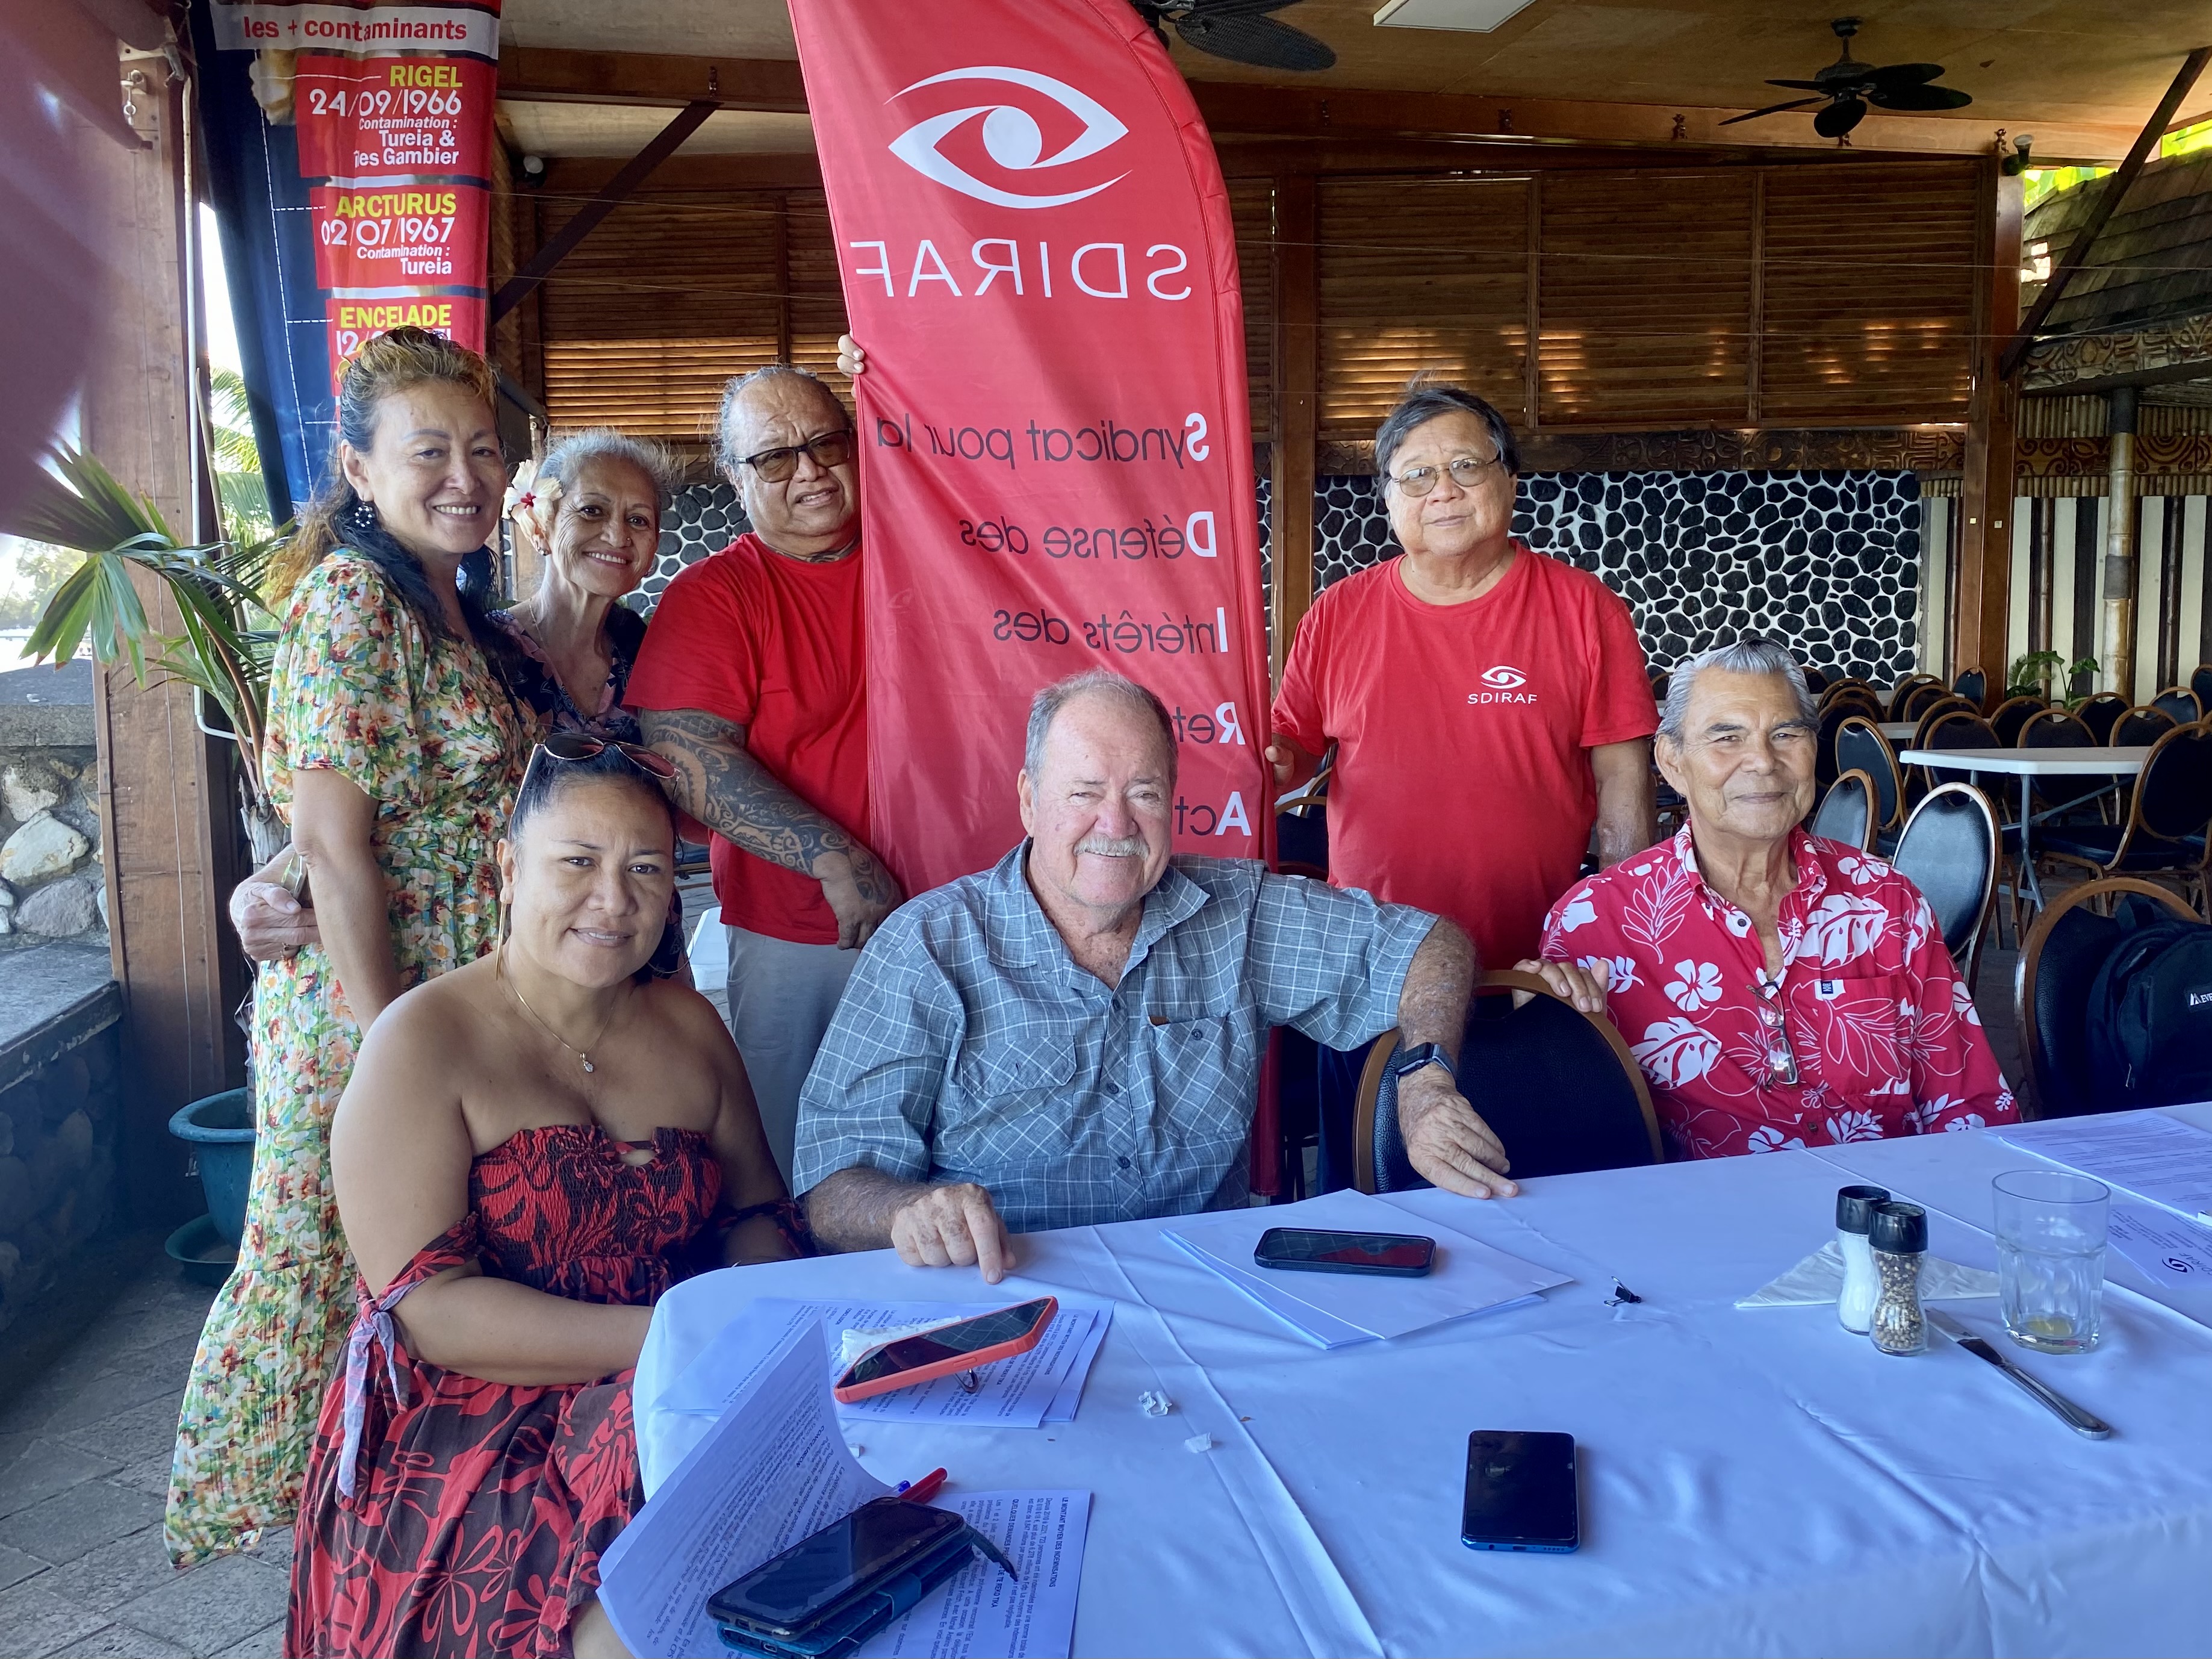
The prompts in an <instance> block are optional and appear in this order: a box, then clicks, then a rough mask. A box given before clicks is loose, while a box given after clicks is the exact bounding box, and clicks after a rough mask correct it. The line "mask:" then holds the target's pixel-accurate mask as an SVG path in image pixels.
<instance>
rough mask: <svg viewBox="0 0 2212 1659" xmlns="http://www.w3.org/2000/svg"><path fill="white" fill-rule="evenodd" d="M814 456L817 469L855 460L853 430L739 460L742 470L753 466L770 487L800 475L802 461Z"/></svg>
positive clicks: (826, 434)
mask: <svg viewBox="0 0 2212 1659" xmlns="http://www.w3.org/2000/svg"><path fill="white" fill-rule="evenodd" d="M801 455H811V456H812V457H813V458H814V465H817V466H824V467H827V466H842V465H845V463H846V462H848V461H849V460H851V459H853V428H850V427H846V428H843V429H842V430H840V431H836V432H825V433H823V435H821V436H820V437H818V438H809V439H808V440H807V441H805V443H803V444H792V445H790V446H788V447H785V448H782V449H763V450H762V451H761V452H760V453H758V454H757V455H746V456H744V457H742V458H740V459H739V460H738V465H739V466H749V467H750V468H752V470H753V471H756V472H757V473H759V474H760V476H761V478H762V480H763V482H764V483H782V482H783V481H784V480H785V479H786V478H788V477H791V475H792V474H793V473H794V472H796V471H799V457H800V456H801Z"/></svg>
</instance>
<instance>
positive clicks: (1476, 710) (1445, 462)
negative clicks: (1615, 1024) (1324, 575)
mask: <svg viewBox="0 0 2212 1659" xmlns="http://www.w3.org/2000/svg"><path fill="white" fill-rule="evenodd" d="M1375 467H1376V475H1377V477H1379V478H1380V479H1381V481H1382V485H1381V487H1382V492H1383V505H1384V507H1386V508H1387V509H1388V510H1389V514H1390V527H1391V530H1392V532H1393V533H1394V534H1395V536H1396V538H1397V539H1398V542H1399V544H1400V545H1401V547H1403V548H1404V549H1405V552H1404V555H1403V556H1401V557H1398V558H1393V559H1389V560H1386V561H1384V562H1382V563H1380V564H1377V565H1375V566H1372V567H1370V568H1368V569H1366V570H1364V571H1361V572H1360V573H1359V574H1358V575H1355V576H1349V577H1346V579H1344V580H1341V581H1339V582H1337V583H1334V585H1332V586H1329V587H1328V589H1326V590H1325V591H1324V592H1322V594H1321V596H1320V597H1319V598H1318V599H1316V600H1315V602H1314V605H1313V608H1312V609H1311V610H1310V611H1308V612H1307V613H1306V615H1305V617H1304V620H1303V621H1302V622H1301V623H1299V624H1298V631H1297V637H1296V639H1295V640H1294V641H1292V644H1291V656H1290V661H1289V662H1288V664H1286V665H1285V668H1284V671H1283V683H1282V686H1281V689H1280V690H1279V691H1278V692H1277V694H1276V696H1275V706H1274V731H1275V736H1274V739H1273V744H1271V746H1270V748H1269V750H1268V758H1269V759H1270V760H1271V761H1272V762H1273V763H1274V767H1275V776H1276V780H1277V782H1278V784H1279V786H1280V787H1285V788H1287V787H1292V786H1294V785H1296V784H1297V783H1299V782H1301V781H1304V779H1306V778H1309V777H1310V776H1311V775H1312V773H1313V769H1314V768H1315V766H1316V763H1317V760H1318V757H1320V756H1321V755H1322V753H1323V751H1324V750H1327V749H1328V746H1329V744H1332V743H1334V744H1335V745H1336V765H1335V769H1334V772H1333V774H1332V775H1331V776H1330V780H1329V784H1328V871H1329V880H1330V881H1331V882H1332V883H1334V884H1336V885H1337V886H1340V887H1360V888H1364V889H1366V890H1368V891H1369V892H1370V893H1372V894H1373V895H1374V896H1376V898H1378V899H1383V900H1385V901H1387V902H1391V903H1395V904H1411V905H1415V906H1418V907H1419V908H1421V909H1424V910H1430V911H1433V912H1435V913H1437V915H1445V916H1449V917H1450V918H1451V919H1452V920H1453V921H1455V922H1457V923H1458V924H1459V925H1460V926H1461V927H1463V928H1465V929H1466V930H1467V932H1468V936H1469V937H1470V938H1472V939H1474V945H1475V950H1476V952H1477V955H1478V957H1479V959H1480V965H1481V966H1482V967H1484V968H1506V967H1511V966H1513V965H1514V964H1516V963H1522V962H1528V963H1529V964H1530V967H1531V969H1532V970H1534V969H1535V968H1536V963H1534V958H1535V957H1537V955H1538V947H1539V945H1540V944H1541V938H1542V933H1543V923H1544V913H1545V912H1546V911H1547V909H1548V908H1550V907H1551V904H1552V902H1553V900H1554V899H1556V898H1557V897H1559V895H1560V894H1561V893H1563V892H1565V890H1566V889H1567V888H1568V887H1569V886H1570V885H1571V884H1572V883H1573V881H1574V879H1575V876H1576V874H1577V872H1578V870H1579V869H1580V867H1581V865H1582V860H1583V854H1584V852H1585V851H1586V850H1587V849H1588V848H1589V842H1590V831H1591V829H1592V827H1593V825H1595V829H1596V830H1597V850H1598V861H1599V862H1600V863H1601V865H1610V864H1613V863H1615V862H1617V861H1618V860H1620V859H1623V858H1626V856H1628V854H1632V853H1635V852H1640V851H1641V850H1642V849H1643V848H1645V847H1646V846H1648V845H1650V841H1651V836H1652V820H1651V802H1652V781H1651V759H1650V756H1651V745H1650V736H1651V733H1652V732H1654V731H1655V730H1656V729H1657V726H1658V724H1659V716H1658V709H1657V708H1656V704H1655V703H1654V702H1653V700H1652V696H1651V688H1650V680H1649V678H1648V677H1647V676H1646V673H1645V671H1644V651H1643V647H1642V646H1641V645H1640V644H1639V643H1638V640H1637V637H1636V629H1635V626H1634V624H1633V623H1632V621H1631V619H1630V617H1629V614H1628V607H1627V606H1626V605H1624V604H1623V603H1622V602H1621V600H1620V598H1619V597H1618V596H1617V595H1616V594H1614V593H1613V592H1612V591H1611V590H1610V589H1608V588H1607V587H1606V586H1605V585H1604V584H1603V583H1602V582H1601V581H1599V580H1597V578H1596V577H1595V576H1592V575H1589V574H1586V573H1584V572H1583V571H1580V570H1577V569H1576V568H1574V567H1573V566H1571V565H1568V564H1565V563H1562V562H1559V561H1557V560H1554V559H1551V558H1547V557H1546V556H1544V555H1542V554H1541V553H1537V552H1534V551H1533V550H1530V549H1529V547H1528V545H1527V544H1525V543H1523V542H1521V541H1517V540H1516V539H1514V538H1513V537H1512V534H1511V527H1512V521H1513V494H1514V484H1515V481H1516V476H1517V474H1518V473H1519V471H1520V457H1519V454H1518V453H1517V451H1516V448H1515V447H1514V443H1513V435H1512V431H1511V429H1510V428H1509V427H1508V426H1507V425H1506V424H1505V422H1504V418H1503V417H1502V416H1500V415H1499V414H1498V411H1497V410H1494V409H1492V407H1491V406H1490V405H1489V404H1486V403H1485V402H1483V400H1482V399H1481V398H1477V397H1475V396H1474V395H1473V394H1472V393H1470V392H1464V391H1462V390H1460V389H1459V388H1457V387H1455V386H1437V385H1427V386H1418V385H1417V386H1414V387H1413V388H1412V389H1410V390H1409V391H1408V392H1407V395H1406V397H1405V398H1403V399H1402V400H1401V402H1400V404H1399V405H1398V406H1397V408H1395V409H1394V410H1391V412H1390V414H1389V416H1386V417H1385V419H1384V420H1383V424H1382V427H1381V428H1380V429H1378V430H1377V432H1376V439H1375ZM1544 971H1545V976H1546V977H1547V979H1550V978H1552V977H1553V975H1555V974H1556V972H1557V970H1556V969H1551V968H1548V967H1547V968H1546V969H1545V970H1544ZM1555 988H1557V989H1559V991H1560V992H1561V993H1562V994H1565V995H1568V996H1569V997H1570V998H1571V999H1573V1000H1581V996H1582V993H1581V990H1580V987H1577V986H1576V985H1574V984H1572V983H1571V982H1569V981H1565V980H1562V981H1561V982H1560V983H1559V985H1558V986H1557V987H1555ZM1590 1012H1599V1009H1598V1008H1595V1007H1593V1008H1592V1009H1591V1010H1590ZM1322 1060H1323V1066H1322V1103H1323V1115H1324V1123H1323V1146H1324V1149H1325V1150H1324V1157H1325V1158H1327V1161H1328V1162H1329V1163H1330V1164H1332V1166H1334V1165H1335V1164H1337V1162H1338V1160H1337V1159H1334V1158H1328V1157H1327V1149H1328V1146H1330V1143H1331V1141H1332V1139H1334V1137H1332V1136H1331V1134H1330V1133H1329V1127H1330V1125H1329V1121H1328V1120H1329V1118H1330V1116H1331V1112H1330V1108H1331V1107H1332V1105H1335V1106H1338V1107H1341V1106H1342V1105H1343V1104H1344V1102H1343V1101H1342V1100H1340V1099H1339V1097H1341V1096H1345V1095H1346V1094H1347V1093H1348V1091H1349V1088H1350V1087H1351V1086H1352V1085H1356V1081H1357V1073H1356V1070H1354V1069H1353V1068H1352V1066H1350V1065H1349V1064H1346V1063H1343V1062H1341V1061H1340V1062H1339V1063H1337V1064H1335V1065H1334V1066H1332V1064H1331V1060H1332V1056H1330V1055H1328V1054H1324V1055H1323V1056H1322ZM1340 1073H1341V1074H1342V1075H1340ZM1336 1115H1342V1114H1341V1111H1339V1112H1338V1113H1337V1114H1336ZM1339 1127H1344V1126H1339Z"/></svg>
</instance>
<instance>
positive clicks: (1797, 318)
mask: <svg viewBox="0 0 2212 1659" xmlns="http://www.w3.org/2000/svg"><path fill="white" fill-rule="evenodd" d="M1976 203H1977V191H1976V185H1975V178H1974V170H1973V168H1972V166H1970V165H1967V164H1965V163H1959V162H1954V163H1949V164H1947V165H1942V166H1928V167H1917V166H1907V167H1852V168H1849V169H1843V168H1838V169H1829V168H1826V167H1802V168H1775V169H1773V170H1771V171H1770V172H1769V173H1768V174H1767V177H1766V215H1765V270H1764V273H1763V276H1764V285H1765V308H1764V313H1763V315H1762V318H1761V359H1760V366H1759V376H1760V402H1759V415H1760V418H1761V419H1763V420H1767V421H1774V422H1782V421H1790V420H1802V421H1805V422H1818V423H1820V424H1822V425H1841V424H1845V423H1849V422H1869V423H1872V422H1888V421H1905V422H1918V421H1955V420H1961V419H1964V418H1965V416H1966V399H1967V395H1968V393H1969V392H1970V391H1971V390H1972V361H1971V358H1972V331H1973V315H1974V276H1975V266H1974V258H1975V251H1976V237H1975V215H1976V211H1977V208H1976Z"/></svg>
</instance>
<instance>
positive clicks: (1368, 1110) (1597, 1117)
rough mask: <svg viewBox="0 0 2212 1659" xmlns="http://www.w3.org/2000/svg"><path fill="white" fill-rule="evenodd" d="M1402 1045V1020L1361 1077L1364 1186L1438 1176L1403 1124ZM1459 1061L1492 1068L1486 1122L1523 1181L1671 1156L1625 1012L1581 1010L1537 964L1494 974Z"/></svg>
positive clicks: (1358, 1146)
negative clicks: (1422, 1160) (1394, 1058)
mask: <svg viewBox="0 0 2212 1659" xmlns="http://www.w3.org/2000/svg"><path fill="white" fill-rule="evenodd" d="M1522 992H1526V993H1528V996H1527V997H1526V999H1525V1000H1524V999H1523V998H1522V996H1521V995H1520V993H1522ZM1516 1004H1519V1005H1520V1006H1515V1005H1516ZM1397 1049H1398V1033H1397V1031H1396V1030H1395V1029H1393V1030H1388V1031H1385V1032H1383V1035H1382V1036H1379V1037H1377V1038H1376V1039H1375V1042H1374V1043H1373V1044H1372V1046H1370V1048H1369V1049H1368V1051H1367V1064H1366V1066H1365V1068H1364V1070H1363V1071H1362V1072H1361V1073H1360V1077H1359V1105H1358V1115H1357V1116H1356V1117H1355V1118H1354V1120H1353V1133H1352V1185H1353V1186H1355V1187H1357V1188H1358V1189H1359V1190H1360V1191H1361V1192H1363V1193H1400V1192H1405V1191H1407V1190H1408V1189H1409V1188H1416V1187H1425V1186H1427V1185H1429V1182H1426V1181H1425V1180H1424V1179H1422V1177H1421V1176H1419V1175H1417V1174H1415V1173H1414V1171H1413V1164H1412V1163H1411V1161H1409V1160H1408V1159H1407V1156H1406V1142H1405V1139H1404V1137H1403V1136H1401V1134H1400V1133H1399V1132H1398V1079H1396V1078H1395V1077H1393V1076H1391V1075H1390V1070H1389V1066H1390V1056H1391V1055H1392V1054H1395V1053H1396V1052H1397ZM1459 1069H1460V1075H1462V1077H1469V1078H1480V1079H1482V1082H1481V1086H1480V1090H1479V1093H1480V1098H1481V1104H1480V1110H1481V1113H1482V1121H1484V1122H1486V1123H1487V1124H1488V1125H1489V1126H1490V1127H1491V1129H1492V1132H1493V1133H1495V1134H1496V1135H1497V1136H1498V1140H1499V1141H1500V1142H1501V1143H1502V1144H1503V1145H1504V1147H1505V1155H1506V1156H1507V1157H1508V1158H1510V1159H1511V1160H1512V1161H1513V1169H1512V1171H1511V1173H1512V1176H1513V1178H1514V1179H1515V1180H1516V1181H1526V1180H1528V1179H1529V1178H1531V1177H1532V1176H1553V1175H1578V1174H1580V1173H1582V1172H1583V1171H1584V1170H1627V1169H1635V1168H1638V1167H1640V1166H1642V1165H1644V1164H1657V1163H1661V1162H1662V1161H1663V1160H1664V1158H1665V1156H1666V1154H1665V1152H1664V1150H1663V1144H1662V1141H1661V1140H1660V1138H1659V1117H1658V1115H1657V1114H1656V1112H1654V1111H1653V1110H1652V1109H1651V1091H1650V1089H1648V1088H1647V1087H1646V1086H1645V1085H1644V1073H1642V1071H1640V1070H1639V1069H1638V1066H1637V1064H1636V1057H1635V1056H1634V1055H1633V1054H1630V1053H1629V1052H1628V1045H1627V1044H1626V1042H1623V1041H1621V1036H1620V1032H1618V1031H1616V1030H1613V1022H1612V1021H1611V1020H1609V1019H1607V1018H1606V1017H1605V1016H1604V1015H1602V1014H1585V1013H1581V1012H1577V1009H1576V1008H1575V1006H1574V1005H1573V1004H1572V1003H1571V1002H1568V1001H1566V1000H1564V999H1562V998H1559V997H1556V996H1553V994H1552V993H1551V991H1550V989H1549V988H1548V987H1547V986H1546V985H1545V983H1544V981H1542V980H1541V979H1539V978H1537V977H1536V976H1535V975H1534V974H1522V973H1517V972H1513V971H1511V970H1507V971H1503V972H1498V973H1490V974H1485V975H1483V976H1482V983H1481V985H1480V987H1477V989H1476V991H1475V994H1474V998H1473V1000H1471V1001H1470V1003H1469V1005H1468V1011H1467V1030H1466V1035H1465V1036H1464V1037H1463V1039H1462V1042H1461V1046H1460V1051H1459Z"/></svg>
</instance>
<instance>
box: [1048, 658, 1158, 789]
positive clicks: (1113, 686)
mask: <svg viewBox="0 0 2212 1659" xmlns="http://www.w3.org/2000/svg"><path fill="white" fill-rule="evenodd" d="M1087 696H1102V697H1106V698H1109V699H1110V700H1111V701H1113V702H1116V703H1119V704H1120V705H1121V707H1122V708H1125V709H1127V710H1129V711H1130V712H1132V713H1136V712H1139V711H1141V712H1142V713H1143V714H1145V715H1146V717H1147V718H1149V719H1150V720H1152V721H1154V722H1155V723H1156V724H1157V725H1158V726H1159V729H1160V741H1161V742H1162V743H1163V744H1166V745H1167V751H1168V781H1169V782H1170V783H1173V782H1174V781H1175V776H1176V734H1175V722H1174V721H1173V720H1170V718H1169V717H1168V706H1167V705H1166V704H1165V703H1164V702H1161V701H1160V700H1159V699H1158V697H1156V696H1153V695H1152V692H1151V691H1149V690H1146V688H1145V687H1143V686H1141V685H1139V684H1137V683H1136V681H1134V680H1133V679H1131V678H1129V677H1128V676H1127V675H1126V674H1117V673H1115V671H1113V670H1112V669H1110V668H1086V669H1085V670H1084V671H1082V672H1081V673H1080V674H1070V675H1069V676H1068V677H1067V678H1066V679H1064V680H1054V682H1053V683H1052V684H1050V685H1048V686H1045V687H1043V688H1042V690H1039V691H1038V692H1037V694H1036V696H1034V697H1032V698H1030V727H1029V734H1028V736H1027V738H1025V739H1024V742H1023V744H1022V769H1023V770H1024V771H1025V772H1027V773H1028V774H1029V775H1030V776H1031V777H1032V778H1034V777H1035V776H1036V775H1037V769H1038V768H1039V767H1041V766H1042V764H1043V763H1044V740H1045V739H1046V738H1048V737H1049V736H1051V735H1052V723H1053V721H1054V720H1057V719H1059V718H1060V710H1061V709H1063V708H1066V707H1067V705H1068V704H1070V703H1071V702H1074V701H1075V700H1076V699H1077V698H1078V697H1087Z"/></svg>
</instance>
